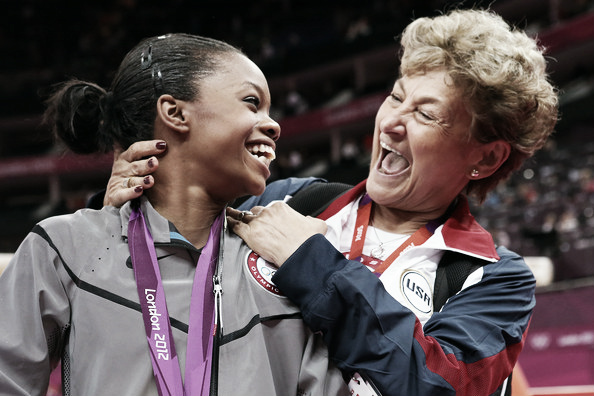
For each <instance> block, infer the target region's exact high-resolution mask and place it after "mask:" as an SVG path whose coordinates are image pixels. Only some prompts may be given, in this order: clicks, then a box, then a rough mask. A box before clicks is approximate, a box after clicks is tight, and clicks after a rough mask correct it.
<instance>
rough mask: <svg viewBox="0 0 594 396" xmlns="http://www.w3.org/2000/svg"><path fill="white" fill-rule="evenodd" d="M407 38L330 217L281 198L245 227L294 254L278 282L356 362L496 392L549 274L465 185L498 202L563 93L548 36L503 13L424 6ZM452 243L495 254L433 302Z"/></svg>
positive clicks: (262, 250) (425, 386) (361, 367)
mask: <svg viewBox="0 0 594 396" xmlns="http://www.w3.org/2000/svg"><path fill="white" fill-rule="evenodd" d="M401 43H402V58H401V66H400V77H399V78H398V80H397V81H396V83H395V84H394V86H393V88H392V91H391V92H390V94H389V95H388V97H387V98H386V100H385V101H384V103H383V104H382V106H381V107H380V109H379V111H378V113H377V117H376V122H375V131H374V139H373V152H372V156H371V166H370V171H369V177H368V179H367V180H366V181H364V182H362V183H361V184H359V185H358V186H356V187H355V188H354V189H352V190H350V191H349V192H347V193H346V194H345V195H343V196H341V197H340V198H338V199H337V200H335V201H334V202H333V203H332V204H331V205H330V207H329V208H328V209H327V210H326V211H324V212H323V213H322V214H321V215H320V216H319V217H320V218H321V219H324V220H325V222H323V221H321V220H318V219H312V218H308V217H303V216H300V215H298V214H296V213H295V212H294V211H292V210H291V209H290V208H288V206H287V205H286V204H274V205H272V206H270V207H268V208H266V209H264V208H262V207H256V208H254V209H252V212H253V213H254V215H246V216H242V219H241V220H242V221H238V220H235V221H232V222H233V226H234V231H235V232H236V233H237V234H239V235H240V236H241V237H242V238H243V239H244V240H245V241H246V242H247V243H248V245H250V247H251V248H252V249H253V250H254V251H256V252H258V253H259V255H260V256H262V257H263V258H265V259H266V260H268V261H270V262H273V263H275V264H276V265H277V266H279V267H280V268H279V270H278V271H277V272H276V274H275V276H274V277H273V281H274V283H275V284H276V286H277V287H278V288H279V289H280V290H282V292H283V293H285V294H286V295H287V296H288V297H289V298H290V299H291V300H292V301H294V302H295V303H296V304H298V305H299V307H300V308H301V310H302V313H303V317H304V320H305V321H306V323H307V324H308V325H309V326H310V327H311V329H312V330H313V331H316V332H322V333H323V334H324V340H325V341H326V343H327V345H328V347H329V350H330V354H331V356H332V358H333V359H334V361H335V362H336V363H337V365H338V366H339V367H340V368H341V369H342V370H343V371H345V372H346V373H351V374H352V373H358V374H359V375H360V376H361V377H362V378H363V379H366V380H368V381H369V383H372V384H374V385H375V386H376V387H377V388H378V389H379V390H380V391H381V392H382V393H383V394H386V395H399V394H402V395H408V396H410V395H473V396H476V395H490V394H492V393H493V392H495V391H496V389H497V388H498V387H499V386H500V384H501V383H502V381H503V380H504V379H505V378H506V377H507V376H508V375H509V374H510V373H511V371H512V369H513V367H514V365H515V363H516V361H517V359H518V355H519V353H520V351H521V349H522V345H523V343H524V335H525V333H526V331H527V329H528V324H529V321H530V317H531V313H532V309H533V307H534V287H535V281H534V278H533V275H532V273H531V271H530V270H529V268H528V267H527V266H526V264H525V263H524V261H523V260H522V258H521V257H520V256H518V255H517V254H515V253H513V252H511V251H509V250H507V249H505V248H504V247H497V248H496V247H495V245H494V243H493V240H492V238H491V235H490V234H489V233H488V232H486V231H485V230H484V229H483V228H482V227H481V226H480V225H479V224H477V223H476V221H475V220H474V218H473V217H472V215H471V214H470V213H469V210H468V203H467V198H466V196H467V195H472V196H475V197H476V198H477V199H478V201H482V200H484V199H485V196H486V194H487V193H488V192H489V191H490V190H492V189H493V188H494V187H495V186H496V185H497V184H498V183H500V182H501V181H502V180H504V179H505V178H506V177H508V176H509V174H510V173H511V172H512V171H514V170H516V169H518V167H519V166H520V165H521V164H522V162H523V161H524V160H525V159H526V158H528V157H530V156H531V155H532V154H533V153H534V152H535V151H536V150H538V149H539V148H541V147H542V145H543V144H544V142H545V140H546V139H547V137H548V136H549V134H550V133H551V132H552V130H553V127H554V125H555V122H556V119H557V95H556V91H555V89H554V88H553V86H552V85H551V84H550V83H549V82H548V80H547V76H546V73H545V67H546V63H545V59H544V57H543V54H542V52H541V49H540V48H539V47H538V46H537V44H536V43H535V41H534V40H533V39H531V38H529V37H528V36H527V35H526V34H525V33H523V32H521V31H517V30H514V29H512V28H510V27H509V26H508V25H507V24H506V23H505V22H504V21H503V20H502V19H501V18H500V17H498V16H496V15H494V14H493V13H491V12H488V11H478V10H467V11H452V12H450V13H448V14H447V15H442V16H438V17H435V18H421V19H417V20H415V21H414V22H412V23H411V24H410V25H409V26H408V27H407V28H406V30H405V31H404V33H403V35H402V42H401ZM232 215H233V217H235V218H237V219H238V217H237V214H236V213H233V214H232ZM324 235H325V237H324ZM446 252H457V253H459V254H462V257H463V259H464V257H466V258H467V259H468V260H479V261H480V262H481V265H480V266H479V268H478V269H477V270H475V271H474V272H473V273H472V274H470V276H469V277H468V278H467V279H466V281H465V282H464V285H463V287H462V290H461V291H460V292H459V293H457V294H456V295H455V296H453V297H451V298H450V299H449V300H448V301H447V303H445V305H444V306H443V308H442V309H441V310H439V311H438V312H434V309H433V301H432V300H433V296H434V293H436V289H437V288H438V287H439V286H440V285H439V284H437V283H436V273H437V272H438V267H439V266H440V261H441V260H442V258H443V257H444V255H445V254H446ZM361 263H363V264H364V265H361ZM356 377H357V378H358V376H357V375H356Z"/></svg>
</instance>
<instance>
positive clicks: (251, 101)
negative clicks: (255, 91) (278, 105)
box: [244, 96, 260, 107]
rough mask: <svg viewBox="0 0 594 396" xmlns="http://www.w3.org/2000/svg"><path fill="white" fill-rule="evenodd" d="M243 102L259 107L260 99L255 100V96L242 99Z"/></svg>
mask: <svg viewBox="0 0 594 396" xmlns="http://www.w3.org/2000/svg"><path fill="white" fill-rule="evenodd" d="M244 101H245V102H248V103H251V104H253V105H254V106H256V107H259V106H260V99H259V98H257V97H256V96H248V97H247V98H245V99H244Z"/></svg>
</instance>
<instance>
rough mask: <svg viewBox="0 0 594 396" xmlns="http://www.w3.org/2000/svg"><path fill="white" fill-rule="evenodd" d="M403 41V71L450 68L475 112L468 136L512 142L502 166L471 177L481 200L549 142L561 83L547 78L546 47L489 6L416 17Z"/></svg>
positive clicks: (470, 186)
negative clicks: (483, 175) (557, 84)
mask: <svg viewBox="0 0 594 396" xmlns="http://www.w3.org/2000/svg"><path fill="white" fill-rule="evenodd" d="M401 45H402V49H401V51H402V52H401V64H400V74H401V75H412V74H416V73H423V72H427V71H430V70H435V69H439V68H445V70H446V72H447V73H448V75H449V76H450V77H451V78H452V80H453V82H454V84H455V86H456V87H457V88H458V89H460V93H461V95H462V97H463V98H464V100H465V101H466V105H467V108H468V110H469V111H470V113H471V114H472V116H473V124H472V127H471V130H470V131H469V138H474V139H476V140H477V141H479V142H482V143H488V142H492V141H495V140H500V139H501V140H504V141H506V142H508V143H509V144H510V145H511V148H512V149H511V153H510V156H509V158H508V159H507V161H505V163H503V164H502V166H501V167H500V168H499V169H498V170H497V172H495V173H494V174H493V175H492V176H490V177H488V178H485V179H480V180H471V181H470V182H469V184H468V188H467V192H468V193H469V194H472V195H475V196H476V197H477V198H478V199H479V201H481V202H482V201H483V200H484V199H485V197H486V195H487V193H488V192H489V191H490V190H492V189H493V188H494V187H495V186H496V185H497V184H498V183H499V182H500V181H501V180H503V179H505V178H507V177H508V176H509V175H510V173H511V172H512V171H514V170H516V169H518V168H519V167H520V166H521V165H522V163H523V162H524V160H525V159H527V158H529V157H530V156H532V155H533V154H534V152H535V151H537V150H538V149H540V148H541V147H542V146H543V145H544V143H545V141H546V139H547V138H548V136H549V135H550V134H551V133H552V131H553V128H554V126H555V123H556V121H557V112H558V96H557V90H556V89H555V88H554V87H553V85H552V84H551V83H550V82H549V80H548V77H547V74H546V61H545V58H544V55H543V52H544V50H543V48H541V47H539V45H538V43H537V42H536V41H535V40H534V39H533V38H531V37H529V36H528V35H526V33H524V32H523V31H520V30H517V29H515V28H513V27H511V26H510V25H508V24H507V23H506V22H505V21H504V20H503V19H502V18H501V17H500V16H498V15H497V14H495V13H493V12H491V11H489V10H454V11H451V12H449V13H448V14H446V15H440V16H437V17H434V18H420V19H417V20H415V21H413V22H412V23H411V24H410V25H408V26H407V28H406V29H405V30H404V32H403V34H402V38H401Z"/></svg>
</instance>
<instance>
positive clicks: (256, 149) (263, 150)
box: [246, 143, 276, 166]
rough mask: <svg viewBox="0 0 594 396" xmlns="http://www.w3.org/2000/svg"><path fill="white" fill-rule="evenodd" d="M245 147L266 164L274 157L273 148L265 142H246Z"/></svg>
mask: <svg viewBox="0 0 594 396" xmlns="http://www.w3.org/2000/svg"><path fill="white" fill-rule="evenodd" d="M246 149H247V151H249V153H250V154H251V155H252V156H253V157H255V158H256V159H257V160H258V161H260V162H262V163H263V164H264V165H266V166H270V163H271V162H272V161H274V159H275V158H276V154H275V153H274V149H273V148H272V147H270V146H268V145H267V144H262V143H261V144H248V145H247V146H246Z"/></svg>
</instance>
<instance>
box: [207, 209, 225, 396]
mask: <svg viewBox="0 0 594 396" xmlns="http://www.w3.org/2000/svg"><path fill="white" fill-rule="evenodd" d="M226 231H227V218H225V219H223V229H222V230H221V239H220V243H219V257H218V261H217V269H216V272H215V274H214V275H213V277H212V284H213V289H212V292H213V293H214V310H215V312H214V329H213V335H212V336H213V343H212V364H211V373H210V392H209V395H210V396H217V395H218V393H219V348H220V345H221V338H222V337H223V312H222V310H223V286H222V284H221V280H222V279H223V252H224V251H225V233H226Z"/></svg>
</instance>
